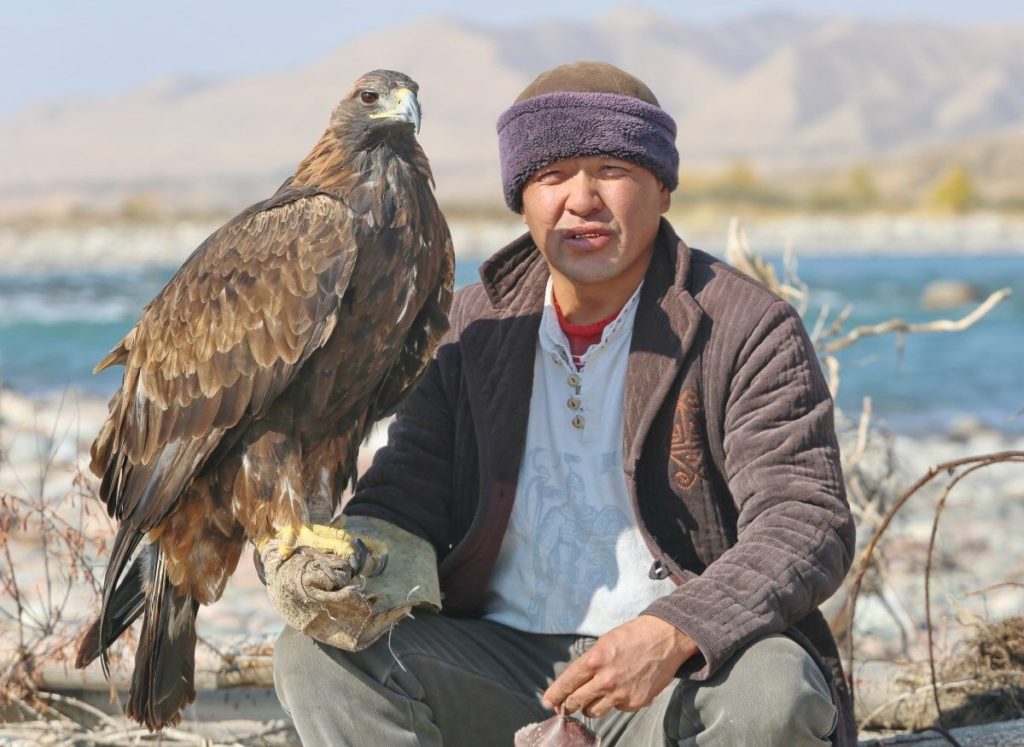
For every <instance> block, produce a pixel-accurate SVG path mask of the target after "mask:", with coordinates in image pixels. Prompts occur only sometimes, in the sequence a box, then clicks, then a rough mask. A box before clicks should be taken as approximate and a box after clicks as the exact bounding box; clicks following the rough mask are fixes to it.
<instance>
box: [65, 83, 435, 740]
mask: <svg viewBox="0 0 1024 747" xmlns="http://www.w3.org/2000/svg"><path fill="white" fill-rule="evenodd" d="M417 91H418V86H417V85H416V83H415V82H414V81H413V80H411V79H410V78H409V77H407V76H405V75H403V74H401V73H397V72H393V71H389V70H375V71H373V72H370V73H367V74H366V75H364V76H362V77H361V78H360V79H359V80H358V81H356V83H355V85H354V86H353V87H352V89H351V90H350V91H349V92H348V93H347V94H345V97H344V98H343V99H342V100H341V102H340V103H338V104H337V106H336V107H335V109H334V111H333V113H332V115H331V120H330V124H329V126H328V128H327V130H326V132H325V133H324V135H323V137H322V138H321V139H320V141H319V142H318V143H317V144H316V145H315V146H314V148H313V150H312V151H311V152H310V154H309V155H308V156H306V158H305V159H304V160H303V161H302V162H301V163H300V164H299V166H298V168H297V169H296V170H295V173H294V174H293V175H292V176H291V177H290V178H289V179H288V180H287V181H285V183H284V184H283V185H282V186H281V188H280V189H279V190H278V191H277V192H276V193H275V194H274V196H273V197H271V198H270V199H268V200H265V201H264V202H260V203H257V204H256V205H253V206H252V207H250V208H248V209H247V210H245V211H243V212H242V213H240V214H239V215H237V216H236V217H234V218H232V219H231V220H230V221H228V222H227V223H226V224H224V225H223V226H222V227H221V228H219V229H217V231H215V232H214V233H213V234H212V235H211V236H210V237H209V238H207V239H206V240H205V241H204V242H203V243H202V244H201V245H200V246H199V247H198V248H197V249H196V250H195V252H194V253H193V254H192V255H191V256H190V257H189V258H188V259H187V260H186V261H185V263H184V264H183V266H182V267H181V269H180V270H178V272H177V273H176V274H175V275H174V277H173V278H172V279H171V280H170V282H169V283H168V284H167V286H166V287H164V289H163V290H162V291H161V292H160V293H159V294H158V295H157V297H156V298H154V299H153V301H151V302H150V303H149V304H148V305H147V306H146V307H145V309H144V310H143V312H142V316H141V318H140V319H139V321H138V323H137V324H136V325H135V326H134V327H133V328H132V329H131V330H130V331H129V332H128V334H127V335H126V336H125V338H124V339H123V340H121V342H120V343H119V344H118V345H117V346H116V347H115V348H114V349H113V350H112V351H111V352H110V354H109V355H107V356H106V357H105V358H104V359H103V360H102V361H101V362H100V363H99V364H98V365H97V367H96V370H97V371H99V370H102V369H104V368H107V367H108V366H111V365H115V364H121V365H123V366H124V367H125V372H124V381H123V383H122V385H121V388H120V390H119V391H118V392H117V393H116V394H115V395H114V397H113V398H112V400H111V403H110V412H109V417H108V419H107V421H106V423H105V424H104V425H103V427H102V429H101V431H100V433H99V435H98V436H97V438H96V441H95V442H94V443H93V446H92V464H91V467H92V470H93V472H95V473H96V475H97V476H99V477H100V478H101V479H102V481H101V484H100V497H101V498H102V499H103V500H104V501H105V502H106V504H107V510H108V511H109V513H110V515H111V516H113V517H114V518H115V519H117V520H118V522H119V524H118V530H117V536H116V538H115V540H114V544H113V548H112V553H111V558H110V562H109V564H108V566H107V570H106V576H105V579H104V588H103V600H102V607H101V610H100V613H99V616H98V618H97V619H96V621H95V622H94V623H93V624H92V626H91V627H90V628H89V630H88V631H87V633H86V635H85V637H84V638H83V640H82V644H81V647H80V649H79V655H78V660H77V664H78V666H79V667H84V666H86V665H88V664H89V663H90V662H91V661H93V660H94V659H96V658H97V657H100V658H101V659H102V661H103V664H104V669H105V670H106V655H105V654H106V649H107V648H108V647H109V646H110V645H111V644H112V643H113V642H114V641H115V640H116V639H117V638H118V637H119V636H120V635H121V634H122V633H123V632H124V631H125V630H126V629H127V628H128V626H129V625H131V624H132V622H133V621H134V620H135V619H137V618H138V617H139V616H140V615H142V616H143V623H142V632H141V635H140V640H139V646H138V653H137V655H136V659H135V671H134V675H133V677H132V684H131V690H130V693H129V698H128V705H127V713H128V715H129V716H130V717H131V718H133V719H135V720H137V721H139V722H141V723H144V724H146V725H147V726H148V727H149V728H150V729H158V728H160V727H161V726H164V725H167V724H173V723H176V722H177V721H178V720H179V718H180V711H181V709H182V708H183V707H184V706H185V705H187V704H188V703H190V702H191V701H192V700H193V699H194V698H195V688H194V684H193V675H194V662H195V645H196V630H195V618H196V612H197V611H198V608H199V605H200V604H211V603H212V602H214V601H216V600H217V599H218V598H220V596H221V594H222V592H223V590H224V585H225V583H226V581H227V579H228V577H229V576H230V575H231V574H232V572H234V569H235V567H236V565H237V563H238V559H239V556H240V554H241V552H242V548H243V545H244V544H245V542H246V540H250V541H252V542H253V543H255V544H257V546H260V545H262V544H265V543H267V542H268V541H270V540H271V539H272V538H276V539H279V540H282V541H284V542H285V543H286V544H287V543H291V545H292V546H293V547H294V545H295V543H296V541H297V537H299V536H300V535H301V536H303V537H308V536H310V535H311V534H316V533H317V531H318V530H317V526H318V524H317V522H325V521H328V520H329V519H330V518H331V516H332V515H333V513H334V511H335V509H336V507H337V505H338V503H339V499H340V496H341V494H342V492H343V490H344V488H345V486H346V485H347V484H348V482H349V481H350V480H352V479H354V472H355V460H356V453H357V449H358V445H359V443H360V442H361V441H362V440H363V438H364V435H365V433H366V431H367V429H368V427H369V426H370V425H372V424H373V422H374V421H376V420H378V419H379V418H381V417H382V416H384V415H386V414H388V413H389V412H391V411H392V410H393V409H394V408H395V407H396V405H397V404H398V402H399V401H400V400H401V399H402V397H403V396H404V395H405V393H406V392H408V391H409V389H410V387H411V386H412V385H413V384H414V383H415V382H416V380H417V378H418V377H419V375H420V374H421V373H422V371H423V369H424V366H425V365H426V363H427V362H428V360H429V359H430V357H431V355H432V354H433V350H434V348H435V347H436V345H437V343H438V342H439V340H440V338H441V335H442V334H443V333H444V331H445V330H446V328H447V325H448V318H447V314H448V309H449V306H450V304H451V297H452V282H453V270H454V255H453V251H452V244H451V236H450V234H449V231H448V226H447V224H446V223H445V220H444V217H443V215H442V214H441V212H440V210H439V209H438V206H437V203H436V201H435V199H434V195H433V192H432V186H433V177H432V176H431V172H430V167H429V164H428V162H427V159H426V157H425V156H424V154H423V151H422V150H421V149H420V146H419V144H418V143H417V141H416V138H415V132H416V131H418V129H419V123H420V108H419V103H418V101H417V98H416V94H417ZM334 531H335V532H336V530H334ZM328 534H330V533H329V532H328ZM330 537H331V538H336V537H337V534H333V535H330ZM329 539H330V538H329ZM140 545H141V548H140ZM349 549H350V550H351V551H352V554H353V555H352V556H353V558H354V559H353V564H354V565H355V566H356V570H357V571H358V570H359V568H358V566H359V564H360V563H361V562H362V561H364V560H365V550H364V547H363V546H361V545H360V544H359V543H358V542H355V543H353V545H352V546H350V547H349Z"/></svg>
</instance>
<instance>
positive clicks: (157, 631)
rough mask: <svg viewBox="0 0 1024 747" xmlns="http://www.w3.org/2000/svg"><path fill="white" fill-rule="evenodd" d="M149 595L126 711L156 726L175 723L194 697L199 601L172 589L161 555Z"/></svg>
mask: <svg viewBox="0 0 1024 747" xmlns="http://www.w3.org/2000/svg"><path fill="white" fill-rule="evenodd" d="M147 597H148V602H147V604H146V614H145V617H144V619H143V623H142V633H141V635H140V636H139V647H138V650H137V651H136V653H135V671H134V673H133V674H132V684H131V689H130V690H129V692H128V704H127V708H126V713H127V715H128V717H129V718H132V719H134V720H135V721H138V722H139V723H142V724H145V725H146V727H147V728H148V729H149V730H150V731H157V730H158V729H162V728H163V727H165V726H173V725H174V724H177V723H178V722H179V721H180V720H181V711H182V709H184V708H185V706H187V705H188V704H189V703H191V702H192V701H194V700H195V699H196V690H195V685H194V684H193V682H194V679H195V650H196V640H197V638H196V614H197V613H198V611H199V603H198V602H196V601H195V600H194V599H192V597H191V595H189V594H184V595H178V594H177V592H175V590H174V587H173V586H172V585H171V583H170V579H168V578H167V573H166V571H165V570H164V564H163V558H162V557H161V558H159V560H158V562H157V563H156V564H155V566H154V567H153V573H152V577H151V582H150V584H149V588H148V590H147Z"/></svg>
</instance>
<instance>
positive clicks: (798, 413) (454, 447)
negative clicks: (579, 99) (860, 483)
mask: <svg viewBox="0 0 1024 747" xmlns="http://www.w3.org/2000/svg"><path fill="white" fill-rule="evenodd" d="M480 274H481V277H482V279H483V282H482V283H481V284H478V285H472V286H469V287H467V288H464V289H462V290H461V291H459V292H458V293H457V294H456V297H455V302H454V305H453V307H452V311H451V330H450V331H449V333H448V335H447V336H446V337H445V339H444V340H443V341H442V343H441V346H440V348H439V349H438V351H437V353H436V355H435V358H434V360H433V362H432V363H431V365H430V366H429V367H428V369H427V372H426V374H425V375H424V378H423V379H422V380H421V382H420V383H419V384H418V385H417V387H416V388H415V389H414V391H413V392H412V394H411V395H410V396H409V398H408V399H407V400H406V401H405V403H404V404H403V405H402V407H401V408H400V410H399V412H398V416H397V417H396V419H395V422H394V423H393V424H392V426H391V430H390V431H389V438H388V445H387V446H386V447H384V448H382V449H381V450H380V451H379V452H378V453H377V456H376V458H375V459H374V462H373V465H372V467H371V468H370V469H369V470H368V471H367V473H366V474H365V475H364V476H363V478H362V480H361V481H360V483H359V485H358V488H357V491H356V495H355V497H354V499H353V500H352V502H351V503H349V505H348V507H347V508H346V513H350V514H363V515H369V516H376V517H378V518H382V519H385V520H388V521H391V522H393V523H395V524H397V525H398V526H400V527H402V528H404V529H406V530H408V531H411V532H413V533H415V534H417V535H420V536H422V537H424V538H426V539H427V540H429V541H430V542H431V543H432V544H433V545H434V548H435V549H436V550H437V553H438V558H439V566H438V573H439V576H440V582H441V589H442V593H443V594H444V610H443V611H444V613H445V614H449V615H456V616H467V615H473V614H475V613H476V612H477V611H478V608H479V606H480V603H481V599H482V595H483V593H484V592H485V590H486V587H487V582H488V579H489V576H490V573H491V571H492V569H493V567H494V562H495V559H496V558H497V555H498V550H499V548H500V546H501V540H502V537H503V535H504V532H505V528H506V525H507V522H508V517H509V514H510V511H511V508H512V501H513V499H514V497H515V493H516V480H517V476H518V474H519V466H520V461H521V458H522V454H523V448H524V444H525V438H526V425H527V417H528V414H529V403H530V394H531V387H532V374H533V360H534V352H535V349H536V344H537V334H538V329H539V323H540V318H541V311H542V308H543V300H544V287H545V283H546V281H547V277H548V272H547V266H546V264H545V262H544V261H543V258H542V257H540V255H539V253H538V252H537V250H536V247H535V246H534V245H533V242H532V241H531V240H530V237H529V236H528V235H526V236H523V237H521V238H519V239H517V240H516V241H515V242H513V243H512V244H509V245H508V246H507V247H505V248H504V249H502V250H501V251H499V252H498V253H497V254H495V255H494V256H493V257H492V258H491V259H490V260H488V261H487V262H486V263H485V264H484V265H483V266H482V267H481V271H480ZM623 407H624V410H623V454H624V459H623V465H622V466H623V471H624V473H625V476H626V484H627V487H628V490H629V493H630V497H631V500H632V503H633V507H634V510H635V512H636V516H637V519H638V521H639V524H640V527H641V530H642V532H643V535H644V538H645V540H646V541H647V545H648V547H649V548H650V550H651V554H652V559H653V563H652V567H651V573H652V574H653V575H655V576H656V577H663V576H665V575H667V576H670V577H671V578H672V579H673V580H674V581H675V582H676V583H677V588H676V589H675V590H674V591H673V592H672V593H670V594H668V595H666V596H664V597H662V598H661V599H659V600H657V601H656V602H654V603H653V604H652V605H650V607H648V608H647V609H646V610H645V611H644V612H645V613H646V614H651V615H656V616H657V617H660V618H663V619H664V620H667V621H668V622H670V623H672V624H673V625H675V626H676V627H678V628H679V629H681V630H682V631H683V632H685V633H686V634H687V635H689V636H690V637H691V638H692V639H693V640H694V642H695V643H696V644H697V646H698V647H699V648H700V651H701V654H702V655H703V656H702V657H695V659H694V660H692V661H691V662H688V664H687V666H684V668H683V670H682V671H681V673H680V674H681V676H684V677H689V678H691V679H694V680H703V679H706V678H707V677H709V676H710V675H711V674H713V673H714V672H715V671H717V670H718V668H719V667H721V666H722V664H723V663H724V662H725V661H726V660H728V659H729V657H730V656H731V655H732V654H733V653H734V652H735V651H736V650H737V649H738V648H740V647H741V646H743V645H744V644H746V643H748V642H750V641H752V640H754V639H756V638H759V637H762V636H765V635H768V634H771V633H777V632H785V633H786V634H788V635H790V636H792V637H793V638H795V639H796V640H797V641H798V642H800V643H801V644H802V645H804V647H805V648H807V649H808V650H809V651H810V652H811V653H812V655H814V656H815V658H816V660H818V662H819V664H820V665H821V666H822V669H823V671H824V672H825V673H826V676H827V678H828V679H829V680H830V682H831V683H832V686H833V689H834V696H835V697H836V699H837V701H838V702H839V704H840V713H841V715H840V722H839V728H838V729H837V733H836V737H835V738H834V742H835V743H836V744H839V745H844V744H856V739H855V733H854V727H853V709H852V702H851V699H850V697H849V693H848V692H847V689H846V686H845V682H844V681H843V678H842V670H841V667H840V665H839V661H838V656H837V652H836V645H835V641H834V639H833V638H832V635H831V633H830V632H829V630H828V627H827V625H826V624H825V621H824V618H823V617H822V616H821V613H820V612H818V610H817V606H818V605H819V604H820V603H821V602H822V601H824V600H825V599H826V598H827V597H828V596H830V595H831V594H832V593H833V592H834V591H835V590H836V589H837V588H838V587H839V585H840V583H841V582H842V580H843V578H844V576H845V575H846V572H847V570H848V568H849V566H850V562H851V559H852V556H853V548H854V525H853V520H852V518H851V515H850V511H849V507H848V505H847V502H846V495H845V488H844V484H843V478H842V471H841V469H840V460H839V448H838V446H837V443H836V436H835V430H834V425H833V407H832V399H831V397H830V395H829V392H828V388H827V386H826V383H825V381H824V378H823V376H822V373H821V368H820V366H819V364H818V361H817V358H816V356H815V353H814V350H813V347H812V345H811V342H810V340H809V339H808V336H807V333H806V331H805V329H804V326H803V324H802V322H801V320H800V318H799V316H798V314H797V313H796V311H795V310H794V309H793V308H792V306H790V305H789V304H788V303H786V302H785V301H782V300H780V299H779V298H778V297H777V296H775V295H774V294H772V293H771V292H770V291H768V290H767V289H766V288H765V287H764V286H762V285H761V284H759V283H757V282H756V281H754V280H752V279H750V278H749V277H747V276H746V275H744V274H742V273H740V272H737V271H736V270H734V269H732V268H731V267H729V266H728V265H727V264H725V263H723V262H721V261H720V260H718V259H716V258H715V257H713V256H711V255H709V254H707V253H705V252H702V251H700V250H698V249H691V248H690V247H688V246H686V244H685V243H684V242H682V241H681V240H680V239H679V238H678V237H677V236H676V235H675V233H674V232H673V230H672V228H671V226H670V225H669V224H668V222H667V221H664V220H663V221H662V224H661V228H660V231H659V234H658V238H657V242H656V248H655V254H654V257H653V259H652V261H651V265H650V268H649V270H648V272H647V275H646V278H645V281H644V286H643V289H642V290H641V295H640V303H639V306H638V308H637V313H636V320H635V324H634V328H633V337H632V343H631V348H630V353H629V363H628V369H627V376H626V395H625V402H624V405H623Z"/></svg>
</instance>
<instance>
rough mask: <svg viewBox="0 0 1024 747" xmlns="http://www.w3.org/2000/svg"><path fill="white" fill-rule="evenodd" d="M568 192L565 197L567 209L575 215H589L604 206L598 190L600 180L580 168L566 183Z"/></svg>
mask: <svg viewBox="0 0 1024 747" xmlns="http://www.w3.org/2000/svg"><path fill="white" fill-rule="evenodd" d="M565 186H566V189H568V194H567V195H566V198H565V209H566V210H568V211H569V212H570V213H572V214H573V215H579V216H584V217H586V216H588V215H593V214H594V213H596V212H598V211H600V210H601V209H602V208H603V207H604V202H603V201H602V200H601V195H600V193H599V191H598V182H597V180H596V179H593V178H592V177H591V176H590V175H589V174H588V173H587V172H586V171H584V170H582V169H581V170H579V171H577V172H576V174H575V175H574V176H573V177H572V178H571V179H569V180H568V181H567V182H566V183H565Z"/></svg>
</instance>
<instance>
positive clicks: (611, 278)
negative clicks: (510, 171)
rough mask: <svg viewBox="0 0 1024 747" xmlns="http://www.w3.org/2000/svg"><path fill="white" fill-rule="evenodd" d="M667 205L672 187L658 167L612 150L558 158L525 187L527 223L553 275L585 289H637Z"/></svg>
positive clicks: (524, 208)
mask: <svg viewBox="0 0 1024 747" xmlns="http://www.w3.org/2000/svg"><path fill="white" fill-rule="evenodd" d="M668 206H669V191H668V189H667V188H665V187H664V186H663V185H662V184H661V182H660V181H659V180H658V178H657V177H656V176H654V174H653V173H651V172H650V171H648V170H647V169H645V168H643V167H642V166H638V165H637V164H635V163H631V162H629V161H620V160H619V159H617V158H611V157H610V156H581V157H577V158H567V159H564V160H561V161H555V162H554V163H551V164H548V165H547V166H545V167H543V168H541V169H540V170H538V171H537V172H536V173H535V174H533V175H532V176H531V177H530V180H529V181H528V182H527V183H526V187H525V188H524V189H523V222H524V223H526V225H527V226H528V227H529V229H530V234H531V236H532V237H533V240H534V242H535V243H536V244H537V248H538V249H539V250H540V253H541V254H542V255H543V256H544V259H546V260H547V262H548V265H549V266H550V268H551V272H552V275H553V276H554V278H555V280H556V281H557V280H558V279H559V277H558V276H559V275H561V276H562V277H563V278H564V279H565V280H567V281H569V282H570V283H572V284H573V285H574V286H577V287H580V290H585V288H584V287H589V288H586V289H588V290H591V291H596V290H599V289H600V288H601V286H606V287H608V288H612V287H616V288H617V287H618V286H619V285H623V284H626V285H628V284H632V289H627V290H629V292H630V293H632V290H635V288H636V286H637V285H639V283H640V280H641V279H642V278H643V276H644V273H645V272H646V270H647V265H648V264H649V263H650V257H651V254H652V253H653V250H654V238H655V235H656V234H657V232H658V221H659V218H660V216H661V214H662V213H664V212H665V211H666V210H668ZM556 291H557V287H556ZM627 295H628V294H627Z"/></svg>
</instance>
